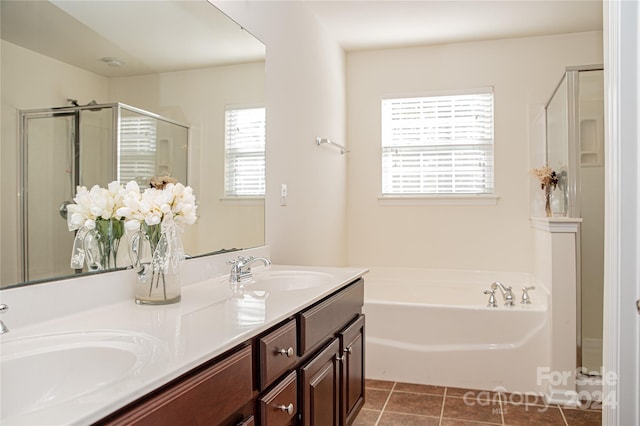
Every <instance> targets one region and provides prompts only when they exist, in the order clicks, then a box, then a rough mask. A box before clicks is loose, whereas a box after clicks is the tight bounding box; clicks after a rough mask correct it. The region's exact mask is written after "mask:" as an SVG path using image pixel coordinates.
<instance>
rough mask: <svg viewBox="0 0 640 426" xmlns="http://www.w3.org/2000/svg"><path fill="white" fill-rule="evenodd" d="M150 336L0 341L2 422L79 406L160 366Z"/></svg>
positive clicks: (161, 350)
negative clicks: (50, 410)
mask: <svg viewBox="0 0 640 426" xmlns="http://www.w3.org/2000/svg"><path fill="white" fill-rule="evenodd" d="M167 359H168V350H167V349H166V348H165V347H164V346H161V345H160V344H159V341H158V340H157V339H155V338H154V337H151V336H148V335H144V334H139V333H130V332H122V331H92V332H81V331H78V332H68V333H54V334H46V335H37V336H29V337H25V338H17V339H13V340H4V341H3V342H2V358H1V364H2V365H1V367H0V368H1V369H0V371H1V373H2V396H1V398H2V400H1V407H2V422H0V423H4V422H5V421H7V420H9V419H11V418H12V417H15V416H23V415H24V414H28V413H34V412H38V411H40V410H43V409H49V408H55V407H58V406H59V405H61V404H64V403H66V402H70V401H73V400H75V401H76V402H78V401H79V402H82V400H83V398H84V399H86V400H88V399H90V398H91V397H94V396H96V393H97V392H100V391H104V390H106V389H109V388H110V387H111V386H113V385H117V384H118V383H119V382H120V381H122V380H123V379H125V378H127V379H131V377H132V376H133V377H136V378H139V379H140V380H144V378H145V376H147V374H149V373H151V372H152V371H154V370H156V369H157V368H158V367H159V366H161V365H166V361H167Z"/></svg>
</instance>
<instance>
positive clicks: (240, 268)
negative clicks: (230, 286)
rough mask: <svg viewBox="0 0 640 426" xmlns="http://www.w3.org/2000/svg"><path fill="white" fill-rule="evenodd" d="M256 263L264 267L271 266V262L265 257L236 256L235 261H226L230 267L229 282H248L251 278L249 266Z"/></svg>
mask: <svg viewBox="0 0 640 426" xmlns="http://www.w3.org/2000/svg"><path fill="white" fill-rule="evenodd" d="M256 262H262V263H263V264H264V266H268V265H271V261H270V260H269V259H267V258H266V257H253V256H249V257H245V256H238V258H237V259H233V260H228V261H227V263H228V264H229V265H231V271H230V272H229V282H230V283H235V284H237V283H241V282H245V281H248V280H249V279H250V278H251V265H253V264H254V263H256Z"/></svg>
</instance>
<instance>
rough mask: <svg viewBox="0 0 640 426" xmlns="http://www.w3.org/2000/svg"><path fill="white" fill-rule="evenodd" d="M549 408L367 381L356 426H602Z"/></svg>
mask: <svg viewBox="0 0 640 426" xmlns="http://www.w3.org/2000/svg"><path fill="white" fill-rule="evenodd" d="M598 408H599V407H596V406H595V405H594V406H593V407H592V408H590V409H585V408H565V407H560V406H558V405H545V404H544V401H543V400H542V399H541V398H540V397H536V396H534V395H521V394H505V393H497V392H489V391H475V390H470V389H460V388H450V387H441V386H428V385H415V384H408V383H399V382H387V381H381V380H367V381H366V403H365V405H364V407H363V409H362V411H360V414H358V417H357V418H356V420H355V422H354V423H353V424H354V426H391V425H402V426H414V425H434V426H462V425H465V426H466V425H468V426H482V425H526V426H537V425H558V426H573V425H579V426H590V425H600V424H601V418H602V412H601V410H600V409H598Z"/></svg>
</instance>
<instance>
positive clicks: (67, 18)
mask: <svg viewBox="0 0 640 426" xmlns="http://www.w3.org/2000/svg"><path fill="white" fill-rule="evenodd" d="M234 1H246V0H234ZM289 1H292V0H289ZM298 1H303V2H304V3H305V4H306V5H307V6H308V7H309V8H310V10H311V11H312V12H313V13H314V14H315V15H317V17H318V19H319V20H320V22H321V23H322V24H323V25H324V26H325V27H326V29H327V31H328V33H329V34H330V35H331V36H333V37H334V38H335V39H336V40H337V41H338V42H339V43H340V45H341V46H342V47H343V48H345V49H346V50H358V49H373V48H386V47H398V46H411V45H418V44H438V43H450V42H460V41H470V40H482V39H495V38H505V37H523V36H532V35H545V34H558V33H570V32H580V31H591V30H600V29H602V0H533V1H532V0H500V1H486V0H413V1H396V0H298ZM0 6H1V12H2V13H1V14H0V15H1V18H2V24H1V26H0V28H1V30H2V31H1V33H2V38H3V39H5V40H7V41H10V42H12V43H15V44H18V45H21V46H23V47H26V48H28V49H30V50H34V51H37V52H40V53H43V54H45V55H48V56H51V57H54V58H57V59H59V60H61V61H63V62H67V63H70V64H73V65H76V66H79V67H81V68H84V69H87V70H90V71H92V72H95V73H98V74H101V75H105V76H110V77H115V76H125V75H139V74H149V73H155V72H166V71H177V70H184V69H194V68H203V67H207V66H215V65H221V64H230V63H237V62H249V61H256V60H262V59H263V58H264V54H265V48H264V45H262V43H260V42H259V41H257V40H256V39H255V38H253V37H252V36H251V35H250V34H249V33H248V32H246V31H244V30H242V29H241V28H240V26H239V25H238V24H236V23H234V22H233V21H231V20H230V19H229V18H227V17H226V16H224V15H223V14H222V13H221V12H220V11H218V10H217V9H216V8H215V7H213V6H211V4H209V3H208V2H207V1H206V0H198V1H195V0H183V1H114V0H108V1H107V0H93V1H62V0H49V1H26V0H14V1H11V0H0ZM102 57H116V58H118V59H120V60H122V61H123V62H125V65H124V66H123V67H120V68H113V67H109V66H107V65H106V64H105V63H103V62H100V58H102Z"/></svg>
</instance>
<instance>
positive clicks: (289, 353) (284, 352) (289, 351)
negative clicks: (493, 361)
mask: <svg viewBox="0 0 640 426" xmlns="http://www.w3.org/2000/svg"><path fill="white" fill-rule="evenodd" d="M278 353H280V354H281V355H286V356H287V358H291V357H292V356H293V348H292V347H291V346H289V348H288V349H280V350H279V351H278Z"/></svg>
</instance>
